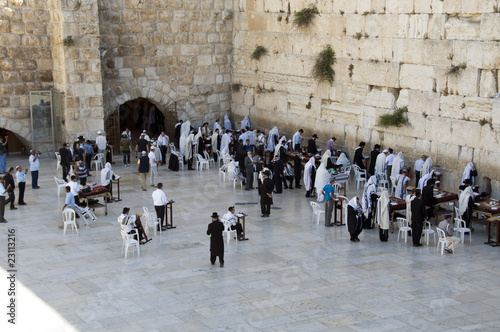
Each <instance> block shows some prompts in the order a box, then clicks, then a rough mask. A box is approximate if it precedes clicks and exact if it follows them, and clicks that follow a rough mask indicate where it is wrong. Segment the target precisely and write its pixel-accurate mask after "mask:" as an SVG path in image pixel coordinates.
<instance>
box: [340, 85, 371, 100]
mask: <svg viewBox="0 0 500 332" xmlns="http://www.w3.org/2000/svg"><path fill="white" fill-rule="evenodd" d="M366 93H367V87H366V85H364V84H354V83H346V84H345V86H344V90H343V95H342V101H343V102H344V103H348V104H361V103H363V101H364V100H365V97H366Z"/></svg>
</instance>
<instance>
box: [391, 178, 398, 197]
mask: <svg viewBox="0 0 500 332" xmlns="http://www.w3.org/2000/svg"><path fill="white" fill-rule="evenodd" d="M391 185H392V186H391V195H393V196H394V195H395V194H396V188H397V186H396V178H395V177H394V176H391Z"/></svg>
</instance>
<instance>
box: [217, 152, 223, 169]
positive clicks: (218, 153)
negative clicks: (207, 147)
mask: <svg viewBox="0 0 500 332" xmlns="http://www.w3.org/2000/svg"><path fill="white" fill-rule="evenodd" d="M215 153H216V154H217V166H219V167H220V162H221V161H222V157H221V156H220V151H219V150H215Z"/></svg>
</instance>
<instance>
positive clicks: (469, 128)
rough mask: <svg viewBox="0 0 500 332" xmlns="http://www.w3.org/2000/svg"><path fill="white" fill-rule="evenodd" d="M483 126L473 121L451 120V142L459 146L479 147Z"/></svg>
mask: <svg viewBox="0 0 500 332" xmlns="http://www.w3.org/2000/svg"><path fill="white" fill-rule="evenodd" d="M480 133H481V125H480V124H479V123H477V122H473V121H465V120H451V142H453V144H457V145H463V146H468V147H477V145H478V142H477V138H478V137H480Z"/></svg>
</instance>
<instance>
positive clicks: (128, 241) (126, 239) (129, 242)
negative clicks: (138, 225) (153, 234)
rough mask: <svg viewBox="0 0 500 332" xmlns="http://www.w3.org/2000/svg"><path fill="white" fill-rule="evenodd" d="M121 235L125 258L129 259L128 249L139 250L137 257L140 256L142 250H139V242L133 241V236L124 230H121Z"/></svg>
mask: <svg viewBox="0 0 500 332" xmlns="http://www.w3.org/2000/svg"><path fill="white" fill-rule="evenodd" d="M120 233H121V235H122V240H123V242H122V252H123V249H124V248H125V258H127V253H128V247H132V250H133V249H134V247H135V248H137V256H140V255H141V254H140V250H139V241H137V240H136V239H132V237H131V234H128V233H127V232H125V231H124V230H121V231H120Z"/></svg>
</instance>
